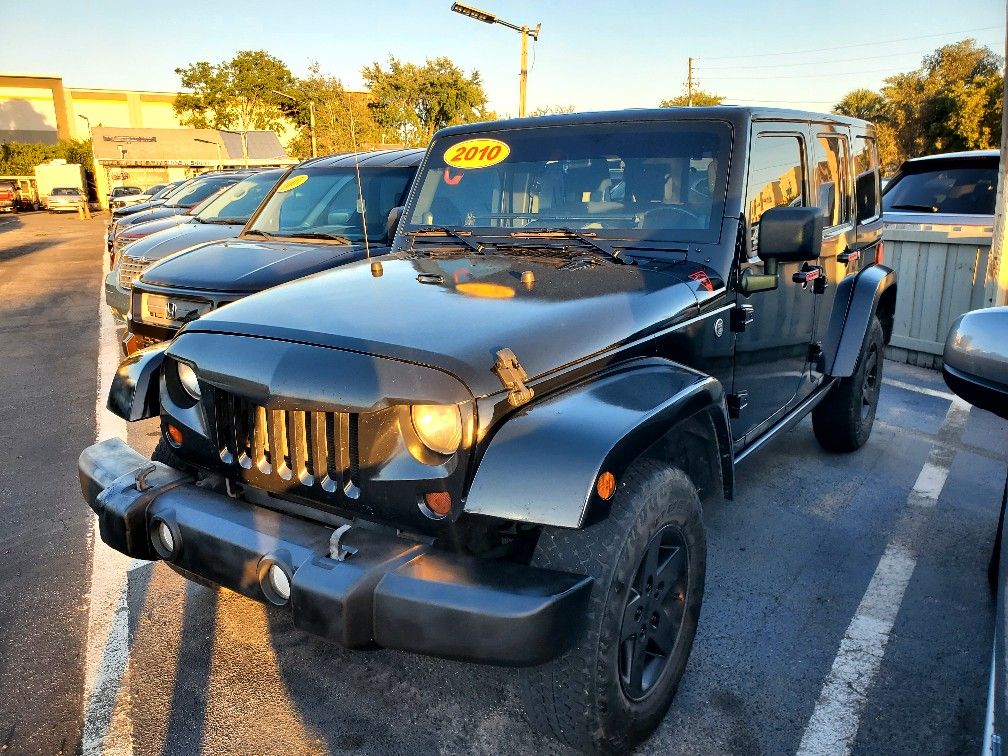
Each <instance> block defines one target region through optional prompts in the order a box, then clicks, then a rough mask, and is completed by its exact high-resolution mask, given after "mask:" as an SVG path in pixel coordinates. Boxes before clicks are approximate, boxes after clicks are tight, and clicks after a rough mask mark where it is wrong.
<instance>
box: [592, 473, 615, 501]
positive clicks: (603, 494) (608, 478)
mask: <svg viewBox="0 0 1008 756" xmlns="http://www.w3.org/2000/svg"><path fill="white" fill-rule="evenodd" d="M595 491H596V492H597V493H598V495H599V497H600V498H601V499H602V500H603V501H609V499H611V498H612V497H613V494H614V493H616V476H615V475H613V474H612V473H611V472H609V471H608V470H606V471H605V472H604V473H602V474H601V475H599V476H598V483H596V484H595Z"/></svg>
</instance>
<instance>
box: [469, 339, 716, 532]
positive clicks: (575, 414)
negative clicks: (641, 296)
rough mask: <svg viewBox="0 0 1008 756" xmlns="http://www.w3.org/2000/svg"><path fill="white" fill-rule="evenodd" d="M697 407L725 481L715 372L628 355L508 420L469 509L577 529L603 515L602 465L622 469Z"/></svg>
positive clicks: (481, 466)
mask: <svg viewBox="0 0 1008 756" xmlns="http://www.w3.org/2000/svg"><path fill="white" fill-rule="evenodd" d="M698 415H700V416H702V417H703V419H704V421H705V422H707V418H709V422H710V423H711V425H712V426H713V433H714V436H715V438H716V441H717V447H718V448H717V454H718V461H719V463H720V467H721V469H720V473H721V481H722V485H723V488H724V493H725V496H726V497H728V498H730V497H731V493H732V491H733V485H734V467H733V464H734V462H733V458H732V441H731V430H730V427H729V425H728V413H727V410H726V407H725V397H724V388H723V387H722V385H721V383H720V381H718V380H717V379H715V378H712V377H711V376H709V375H705V374H703V373H700V372H698V371H696V370H692V369H691V368H688V367H686V366H684V365H680V364H678V363H675V362H672V361H670V360H664V359H659V358H645V359H640V360H635V361H632V362H628V363H625V364H623V365H620V366H618V367H614V368H612V369H610V370H608V371H607V372H606V373H604V374H603V375H601V376H595V377H593V378H592V380H591V381H590V382H588V383H582V384H578V385H576V386H574V387H571V388H568V389H566V390H564V391H562V392H560V393H557V394H553V395H550V396H547V397H544V398H543V399H542V400H541V401H537V402H534V403H533V404H530V405H527V406H525V407H523V408H522V409H521V410H520V411H518V412H517V413H515V414H513V415H511V416H510V417H508V418H507V419H505V420H504V421H503V422H502V424H501V427H500V429H499V430H498V431H497V432H496V434H495V435H494V436H493V437H492V439H491V440H490V442H489V445H488V446H487V448H486V450H485V452H484V453H483V455H482V458H481V459H480V460H479V463H478V466H477V468H476V473H475V476H474V478H473V482H472V485H471V486H470V488H469V492H468V496H467V498H466V502H465V511H466V512H469V513H473V514H481V515H487V516H491V517H499V518H503V519H508V520H514V521H520V522H530V523H537V524H541V525H553V526H558V527H567V528H579V527H583V526H585V525H587V524H590V523H592V522H595V521H597V520H600V519H604V518H605V517H606V516H608V507H609V503H608V502H606V501H604V500H603V499H602V498H601V497H599V496H598V494H597V493H596V490H595V487H596V481H597V480H598V477H599V475H600V474H601V473H602V472H603V471H609V472H612V473H613V474H614V475H615V476H616V481H617V485H618V483H619V481H620V479H621V476H622V474H623V473H624V472H625V471H626V469H627V467H629V466H630V464H632V463H633V462H634V460H636V459H637V458H638V457H640V456H641V454H643V453H644V452H645V451H647V450H648V449H649V448H651V447H652V446H654V445H655V444H656V443H658V442H659V441H661V440H662V439H663V438H666V437H667V436H668V435H669V434H670V433H674V432H675V429H676V427H677V426H679V425H680V424H681V423H683V422H685V421H687V420H690V419H692V418H694V417H697V416H698Z"/></svg>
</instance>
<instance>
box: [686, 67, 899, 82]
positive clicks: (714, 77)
mask: <svg viewBox="0 0 1008 756" xmlns="http://www.w3.org/2000/svg"><path fill="white" fill-rule="evenodd" d="M880 73H884V74H897V73H903V71H902V70H894V69H890V68H876V69H875V70H872V71H834V72H832V73H830V74H828V75H825V74H821V73H818V74H793V75H792V74H787V75H785V76H774V77H773V80H774V81H776V80H778V79H823V78H827V76H828V78H835V77H837V76H864V75H866V74H880ZM697 78H699V77H697ZM704 78H706V79H708V80H713V81H766V80H767V77H766V76H722V75H720V74H709V75H708V76H706V77H704Z"/></svg>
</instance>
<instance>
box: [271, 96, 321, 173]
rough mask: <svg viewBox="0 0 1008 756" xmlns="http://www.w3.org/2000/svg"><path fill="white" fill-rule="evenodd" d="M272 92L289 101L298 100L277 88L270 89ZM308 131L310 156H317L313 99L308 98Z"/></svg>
mask: <svg viewBox="0 0 1008 756" xmlns="http://www.w3.org/2000/svg"><path fill="white" fill-rule="evenodd" d="M271 91H272V92H273V94H275V95H280V96H281V97H286V98H287V99H288V100H290V101H291V102H300V100H298V98H297V97H293V96H291V95H289V94H284V93H283V92H280V91H279V90H276V89H273V90H271ZM308 131H309V134H310V135H311V156H312V157H318V144H317V143H316V142H315V100H312V99H311V98H309V100H308Z"/></svg>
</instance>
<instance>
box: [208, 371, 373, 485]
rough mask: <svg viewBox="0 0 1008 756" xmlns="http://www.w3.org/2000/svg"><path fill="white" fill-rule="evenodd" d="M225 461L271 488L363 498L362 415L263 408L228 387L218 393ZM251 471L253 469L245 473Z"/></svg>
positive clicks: (215, 409) (218, 433)
mask: <svg viewBox="0 0 1008 756" xmlns="http://www.w3.org/2000/svg"><path fill="white" fill-rule="evenodd" d="M212 401H213V417H214V429H215V434H216V439H217V446H218V449H219V452H220V459H221V462H223V463H224V464H225V465H228V466H230V467H234V468H235V469H236V470H237V471H239V472H240V473H241V475H242V477H244V478H246V479H250V482H253V483H255V484H257V485H263V483H264V481H263V478H265V479H266V481H265V484H266V487H267V488H276V489H277V490H288V489H289V488H290V486H291V485H300V486H303V487H304V488H308V489H316V488H319V489H321V490H322V491H324V492H326V493H335V492H336V491H337V490H340V489H342V490H343V492H344V493H345V494H346V495H347V496H349V497H351V498H356V496H357V483H358V476H359V470H360V463H359V461H358V459H357V415H356V414H350V413H345V412H318V411H310V410H300V409H271V408H267V407H262V406H259V405H256V404H253V403H251V402H248V401H246V400H245V399H243V398H241V397H239V396H236V395H234V394H230V393H228V392H226V391H221V390H217V389H215V390H214V391H213V393H212ZM244 471H248V473H246V472H244Z"/></svg>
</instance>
